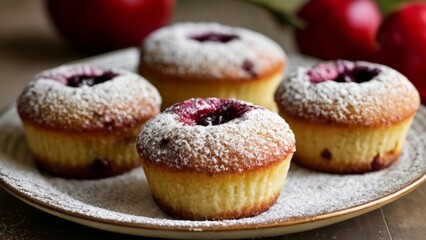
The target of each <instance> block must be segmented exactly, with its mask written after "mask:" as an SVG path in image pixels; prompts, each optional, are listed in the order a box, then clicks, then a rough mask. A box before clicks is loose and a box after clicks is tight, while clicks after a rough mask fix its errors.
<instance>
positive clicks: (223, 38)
mask: <svg viewBox="0 0 426 240" xmlns="http://www.w3.org/2000/svg"><path fill="white" fill-rule="evenodd" d="M189 38H190V39H193V40H196V41H199V42H221V43H227V42H230V41H233V40H238V39H240V37H239V36H238V35H235V34H226V33H217V32H207V33H203V34H198V35H191V36H189Z"/></svg>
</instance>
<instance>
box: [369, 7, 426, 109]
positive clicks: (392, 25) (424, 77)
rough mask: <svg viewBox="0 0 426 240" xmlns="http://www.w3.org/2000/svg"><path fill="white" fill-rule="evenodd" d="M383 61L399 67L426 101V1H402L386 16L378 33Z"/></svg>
mask: <svg viewBox="0 0 426 240" xmlns="http://www.w3.org/2000/svg"><path fill="white" fill-rule="evenodd" d="M377 41H378V43H379V45H380V62H381V63H383V64H386V65H389V66H390V67H393V68H395V69H396V70H398V71H400V72H401V73H402V74H404V75H405V76H407V78H408V79H409V80H410V81H411V82H412V83H413V84H414V85H415V86H416V87H417V89H418V90H419V92H420V96H421V98H422V103H423V104H425V103H426V3H425V2H415V3H407V4H405V5H402V6H401V7H400V8H399V9H397V10H396V11H395V12H393V13H391V14H390V15H389V16H387V17H386V18H385V20H384V21H383V24H382V26H381V27H380V29H379V32H378V35H377Z"/></svg>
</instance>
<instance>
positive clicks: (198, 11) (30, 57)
mask: <svg viewBox="0 0 426 240" xmlns="http://www.w3.org/2000/svg"><path fill="white" fill-rule="evenodd" d="M44 10H45V9H44V2H43V1H41V0H19V1H16V0H2V1H0V74H1V75H0V76H1V77H0V109H2V108H4V107H6V106H8V105H10V104H11V103H13V102H14V101H15V99H16V97H17V96H18V94H19V93H20V91H21V90H22V89H23V87H24V86H25V85H26V83H27V82H28V81H29V80H30V79H31V78H32V76H33V75H34V74H35V73H37V72H40V71H42V70H45V69H48V68H51V67H55V66H57V65H59V64H64V63H66V62H69V61H72V60H77V59H81V58H84V57H88V55H86V54H84V53H80V52H78V51H75V50H73V49H72V48H70V47H69V46H68V45H67V44H66V43H65V42H64V41H63V40H62V39H61V38H60V37H59V36H58V35H57V33H56V32H55V31H54V29H53V28H52V26H51V24H50V22H49V19H48V18H47V17H46V14H45V11H44ZM173 21H215V22H221V23H225V24H230V25H235V26H242V27H246V28H251V29H253V30H256V31H259V32H262V33H264V34H266V35H268V36H270V37H271V38H273V39H274V40H276V41H277V42H278V43H280V44H281V45H282V46H283V47H284V49H285V50H286V51H288V52H291V51H292V50H293V49H295V47H294V43H293V41H292V37H291V32H290V31H289V30H288V29H284V28H283V27H282V26H280V25H278V24H277V23H276V22H275V21H274V20H273V19H272V18H270V16H269V15H268V14H267V13H266V12H264V11H263V10H261V9H258V8H257V7H255V6H252V5H249V4H247V3H244V2H242V1H230V0H223V1H189V0H183V1H179V2H178V4H177V6H176V10H175V16H174V18H173ZM425 160H426V157H425ZM58 238H62V239H81V240H83V239H141V238H139V237H134V236H128V235H122V234H116V233H110V232H106V231H101V230H96V229H92V228H89V227H85V226H81V225H79V224H76V223H72V222H69V221H66V220H63V219H61V218H57V217H54V216H51V215H49V214H47V213H44V212H42V211H40V210H37V209H35V208H33V207H30V206H28V205H26V204H25V203H23V202H21V201H19V200H18V199H16V198H14V197H13V196H11V195H10V194H9V193H7V192H6V191H4V190H2V189H0V239H58ZM271 239H410V240H411V239H426V184H423V185H422V186H420V187H419V188H418V189H417V190H415V191H414V192H412V193H410V194H409V195H407V196H405V197H403V198H401V199H399V200H396V201H395V202H393V203H390V204H388V205H386V206H385V207H382V208H380V209H377V210H375V211H373V212H370V213H368V214H365V215H362V216H360V217H356V218H353V219H350V220H346V221H344V222H341V223H338V224H334V225H331V226H328V227H324V228H320V229H315V230H311V231H307V232H302V233H296V234H291V235H287V236H277V237H275V238H271Z"/></svg>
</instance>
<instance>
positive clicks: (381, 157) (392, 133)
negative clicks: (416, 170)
mask: <svg viewBox="0 0 426 240" xmlns="http://www.w3.org/2000/svg"><path fill="white" fill-rule="evenodd" d="M275 99H276V102H277V104H278V108H279V112H280V115H281V116H282V117H283V118H285V119H286V121H287V122H288V123H289V125H290V126H291V128H292V130H293V131H294V133H295V135H296V142H297V149H298V151H297V153H296V154H295V162H296V163H298V164H300V165H303V166H305V167H308V168H312V169H315V170H319V171H325V172H332V173H363V172H368V171H376V170H380V169H383V168H385V167H387V166H389V165H391V164H392V163H393V162H395V161H396V160H397V159H398V157H399V156H400V154H401V151H402V149H403V145H404V142H405V139H406V136H407V132H408V129H409V127H410V124H411V122H412V120H413V117H414V115H415V113H416V111H417V109H418V108H419V104H420V100H419V94H418V92H417V90H416V89H415V88H414V86H413V85H412V84H411V83H410V82H409V81H408V80H407V78H405V77H404V76H403V75H401V74H400V73H398V72H397V71H395V70H393V69H391V68H389V67H386V66H383V65H379V64H373V63H368V62H350V61H343V60H338V61H333V62H325V63H320V64H318V65H316V66H314V67H312V68H304V67H300V68H299V69H298V70H297V71H296V72H295V73H293V74H292V75H290V76H289V77H288V78H287V79H285V80H284V81H283V82H282V83H281V84H280V86H279V88H278V89H277V92H276V95H275Z"/></svg>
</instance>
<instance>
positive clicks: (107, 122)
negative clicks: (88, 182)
mask: <svg viewBox="0 0 426 240" xmlns="http://www.w3.org/2000/svg"><path fill="white" fill-rule="evenodd" d="M160 104H161V98H160V95H159V93H158V92H157V90H156V89H155V88H154V87H153V86H152V85H151V84H150V83H149V82H147V81H146V80H144V79H143V78H142V77H140V76H139V75H137V74H134V73H131V72H128V71H124V70H118V69H107V68H100V67H94V66H85V65H81V66H62V67H59V68H55V69H52V70H48V71H45V72H42V73H40V74H39V75H37V76H36V77H35V80H34V81H32V82H30V83H29V84H28V86H27V87H26V89H25V90H24V91H23V93H22V94H21V95H20V96H19V98H18V101H17V105H18V113H19V116H20V118H21V120H22V123H23V126H24V129H25V135H26V138H27V142H28V145H29V148H30V150H31V152H32V154H33V156H34V158H35V160H36V163H37V164H38V165H39V166H40V167H41V168H42V169H44V170H46V171H47V172H49V173H52V174H54V175H57V176H61V177H67V178H101V177H108V176H113V175H117V174H120V173H122V172H125V171H128V170H130V169H132V168H134V167H135V166H138V165H139V164H140V163H139V157H138V155H137V152H136V150H135V149H134V143H135V140H136V136H137V133H138V132H139V129H140V127H141V126H142V125H143V124H144V123H145V122H146V121H147V120H148V119H149V118H151V117H152V116H154V115H155V114H157V113H158V112H159V108H160Z"/></svg>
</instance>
